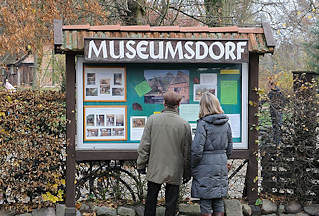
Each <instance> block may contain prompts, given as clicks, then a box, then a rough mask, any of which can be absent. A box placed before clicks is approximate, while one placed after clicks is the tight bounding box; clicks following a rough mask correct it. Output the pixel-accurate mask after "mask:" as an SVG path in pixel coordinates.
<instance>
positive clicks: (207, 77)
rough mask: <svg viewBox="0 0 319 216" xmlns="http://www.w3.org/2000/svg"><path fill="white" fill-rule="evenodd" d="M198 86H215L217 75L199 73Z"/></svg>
mask: <svg viewBox="0 0 319 216" xmlns="http://www.w3.org/2000/svg"><path fill="white" fill-rule="evenodd" d="M199 81H200V84H210V85H212V86H217V74H215V73H201V74H200V75H199Z"/></svg>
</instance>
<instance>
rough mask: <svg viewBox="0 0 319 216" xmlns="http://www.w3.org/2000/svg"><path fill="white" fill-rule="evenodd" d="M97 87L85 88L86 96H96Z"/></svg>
mask: <svg viewBox="0 0 319 216" xmlns="http://www.w3.org/2000/svg"><path fill="white" fill-rule="evenodd" d="M97 95H98V91H97V88H86V96H97Z"/></svg>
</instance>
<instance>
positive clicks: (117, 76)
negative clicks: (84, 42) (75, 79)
mask: <svg viewBox="0 0 319 216" xmlns="http://www.w3.org/2000/svg"><path fill="white" fill-rule="evenodd" d="M84 101H126V72H125V68H124V67H97V66H96V67H93V66H92V67H91V66H87V67H85V68H84Z"/></svg>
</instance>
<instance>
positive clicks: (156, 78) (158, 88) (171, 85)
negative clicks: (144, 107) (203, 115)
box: [144, 70, 189, 104]
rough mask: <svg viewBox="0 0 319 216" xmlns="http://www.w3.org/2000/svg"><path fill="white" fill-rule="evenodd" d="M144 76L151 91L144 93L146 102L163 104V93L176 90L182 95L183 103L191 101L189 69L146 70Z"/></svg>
mask: <svg viewBox="0 0 319 216" xmlns="http://www.w3.org/2000/svg"><path fill="white" fill-rule="evenodd" d="M144 78H145V80H146V81H147V82H148V84H149V86H150V88H151V91H149V92H148V93H147V94H145V95H144V103H145V104H163V102H164V98H163V95H164V94H165V93H166V92H167V91H174V92H176V93H178V94H180V95H181V96H182V100H181V103H182V104H188V103H189V71H188V70H145V71H144Z"/></svg>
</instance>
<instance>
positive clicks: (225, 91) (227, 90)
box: [220, 80, 238, 104]
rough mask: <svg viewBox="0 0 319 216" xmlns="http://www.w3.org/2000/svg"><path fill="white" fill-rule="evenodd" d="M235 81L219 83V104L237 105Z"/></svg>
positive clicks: (236, 85)
mask: <svg viewBox="0 0 319 216" xmlns="http://www.w3.org/2000/svg"><path fill="white" fill-rule="evenodd" d="M237 88H238V84H237V80H221V81H220V97H221V99H220V102H221V104H237V103H238V102H237Z"/></svg>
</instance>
